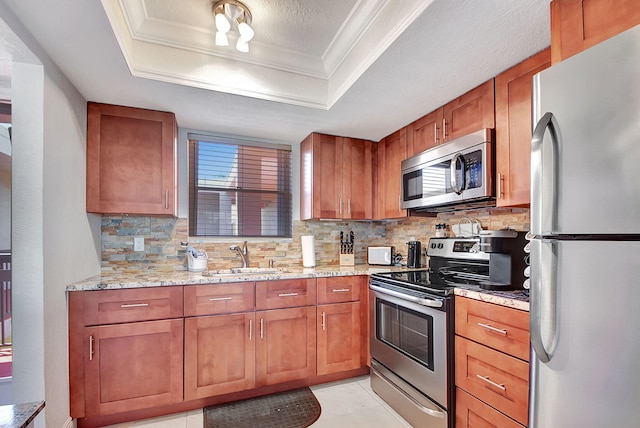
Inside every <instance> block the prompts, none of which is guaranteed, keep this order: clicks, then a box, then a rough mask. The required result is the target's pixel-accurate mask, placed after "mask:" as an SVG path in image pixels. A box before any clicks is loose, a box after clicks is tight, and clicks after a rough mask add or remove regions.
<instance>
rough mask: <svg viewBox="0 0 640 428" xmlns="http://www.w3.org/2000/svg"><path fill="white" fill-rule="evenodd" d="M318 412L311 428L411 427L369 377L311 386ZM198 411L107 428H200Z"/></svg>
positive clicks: (200, 417)
mask: <svg viewBox="0 0 640 428" xmlns="http://www.w3.org/2000/svg"><path fill="white" fill-rule="evenodd" d="M311 390H312V391H313V393H314V394H315V396H316V398H317V399H318V401H319V402H320V406H321V407H322V413H321V414H320V418H319V419H318V420H317V421H316V422H315V423H314V424H313V425H311V427H312V428H358V427H363V428H364V427H366V428H375V427H381V428H383V427H384V428H411V425H410V424H409V423H408V422H406V421H405V420H404V419H402V417H400V416H399V415H398V414H397V413H396V412H395V411H393V409H391V407H389V406H388V405H387V404H386V403H385V402H384V401H382V399H381V398H380V397H378V396H377V395H376V393H374V392H373V391H372V390H371V386H370V383H369V376H361V377H357V378H353V379H348V380H342V381H338V382H332V383H327V384H324V385H316V386H312V387H311ZM203 423H204V422H203V417H202V410H194V411H191V412H186V413H181V414H178V415H171V416H163V417H159V418H154V419H147V420H144V421H136V422H127V423H124V424H118V425H111V428H202V426H203Z"/></svg>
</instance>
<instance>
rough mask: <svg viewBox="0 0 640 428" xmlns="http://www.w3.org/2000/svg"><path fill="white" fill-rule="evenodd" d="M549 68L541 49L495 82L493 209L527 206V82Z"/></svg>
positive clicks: (529, 126)
mask: <svg viewBox="0 0 640 428" xmlns="http://www.w3.org/2000/svg"><path fill="white" fill-rule="evenodd" d="M550 65H551V54H550V49H545V50H544V51H542V52H539V53H538V54H536V55H534V56H532V57H530V58H528V59H526V60H524V61H523V62H521V63H520V64H517V65H516V66H514V67H512V68H510V69H509V70H507V71H505V72H503V73H502V74H500V75H499V76H497V77H496V79H495V86H496V183H497V189H496V196H497V198H496V205H497V206H499V207H506V206H523V205H529V202H530V199H531V197H530V181H531V180H530V174H529V170H530V168H531V133H532V124H531V117H532V111H531V79H532V77H533V75H534V74H536V73H538V72H540V71H542V70H544V69H545V68H547V67H549V66H550Z"/></svg>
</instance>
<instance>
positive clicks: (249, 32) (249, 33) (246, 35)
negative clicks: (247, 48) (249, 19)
mask: <svg viewBox="0 0 640 428" xmlns="http://www.w3.org/2000/svg"><path fill="white" fill-rule="evenodd" d="M238 32H239V33H240V37H242V38H243V39H244V41H245V42H248V41H249V40H251V39H253V36H254V35H255V33H254V31H253V28H251V26H250V25H249V24H247V23H246V22H241V23H239V24H238Z"/></svg>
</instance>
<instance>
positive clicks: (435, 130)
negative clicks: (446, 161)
mask: <svg viewBox="0 0 640 428" xmlns="http://www.w3.org/2000/svg"><path fill="white" fill-rule="evenodd" d="M433 139H434V142H435V143H436V144H438V141H439V140H440V139H439V138H438V122H433Z"/></svg>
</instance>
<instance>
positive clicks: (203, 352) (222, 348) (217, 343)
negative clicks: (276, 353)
mask: <svg viewBox="0 0 640 428" xmlns="http://www.w3.org/2000/svg"><path fill="white" fill-rule="evenodd" d="M254 318H255V315H254V313H253V312H251V313H245V314H233V315H218V316H208V317H196V318H187V319H186V320H185V325H184V330H185V342H184V398H185V400H195V399H197V398H206V397H211V396H214V395H220V394H228V393H230V392H236V391H243V390H245V389H250V388H253V387H254V386H255V329H254V328H253V327H254Z"/></svg>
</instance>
